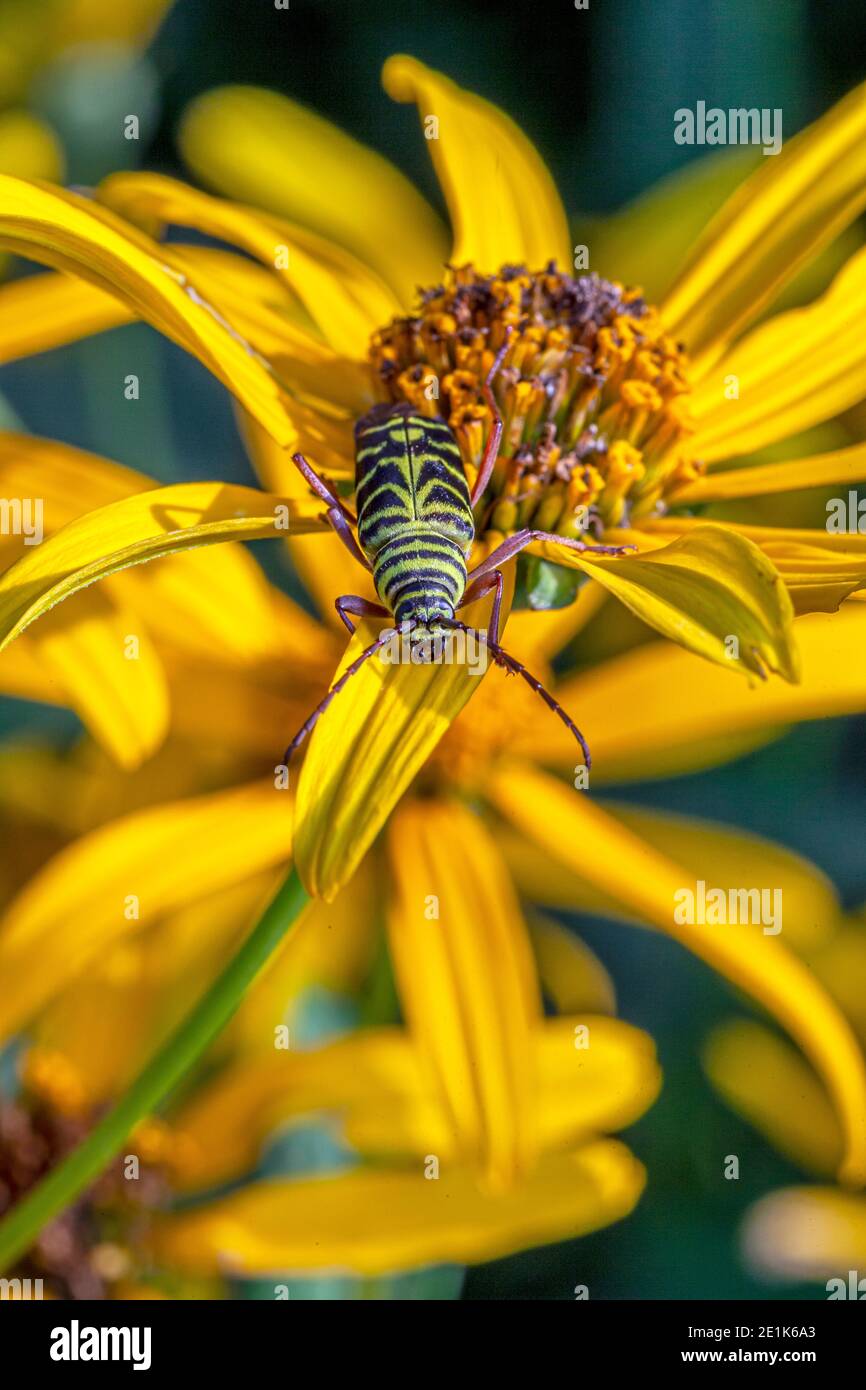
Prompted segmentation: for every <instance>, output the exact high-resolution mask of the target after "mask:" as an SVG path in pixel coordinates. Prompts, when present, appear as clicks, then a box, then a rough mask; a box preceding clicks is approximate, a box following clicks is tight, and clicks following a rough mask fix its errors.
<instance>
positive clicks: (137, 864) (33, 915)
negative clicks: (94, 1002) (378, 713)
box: [0, 784, 291, 1037]
mask: <svg viewBox="0 0 866 1390" xmlns="http://www.w3.org/2000/svg"><path fill="white" fill-rule="evenodd" d="M290 852H291V806H290V805H289V804H288V802H287V799H286V796H285V794H283V793H280V792H278V791H276V790H275V789H274V786H273V785H272V784H268V785H265V786H262V785H253V786H248V787H242V788H240V789H239V790H238V789H232V790H230V791H226V792H217V793H214V794H212V795H210V796H206V797H199V798H197V799H190V800H186V801H180V802H178V803H176V804H169V805H166V806H158V807H152V808H148V809H147V810H145V811H140V812H135V813H133V814H132V815H129V816H126V817H124V818H123V819H121V820H119V821H116V822H113V823H112V824H110V825H107V826H105V827H104V828H103V829H100V830H96V831H94V832H92V833H91V834H89V835H85V836H83V837H82V838H81V839H79V840H77V841H76V842H75V843H73V844H72V845H70V846H69V847H68V848H67V849H65V850H63V851H61V853H60V854H58V855H57V856H56V857H55V858H54V859H52V860H51V861H50V862H49V863H48V864H47V865H46V866H45V868H44V869H42V870H41V872H39V873H38V874H36V875H35V877H33V878H32V879H31V880H30V881H29V883H28V884H27V886H26V887H25V888H24V890H23V891H22V892H21V893H20V894H19V896H18V897H17V898H16V899H15V901H14V902H13V903H12V904H11V906H10V907H9V909H8V910H7V911H6V913H4V915H3V918H2V921H0V975H2V978H3V979H4V981H6V982H7V986H8V985H10V984H11V985H12V987H7V988H4V991H3V995H2V999H0V1034H2V1035H3V1036H4V1037H8V1036H9V1034H10V1033H11V1032H14V1031H15V1029H16V1028H17V1027H18V1026H20V1024H21V1023H23V1022H25V1021H26V1020H27V1019H28V1018H29V1017H30V1016H31V1015H32V1014H33V1013H35V1012H36V1010H37V1009H38V1008H39V1007H40V1006H41V1005H42V1004H44V1003H45V1001H46V1000H47V999H49V998H50V997H51V995H52V994H53V993H54V992H55V991H56V990H58V989H60V988H62V987H63V986H64V985H65V984H66V983H67V982H68V981H70V980H71V979H73V978H74V977H75V976H76V975H77V974H78V973H79V972H80V971H81V970H83V969H84V968H85V967H86V965H87V964H88V962H89V961H90V960H92V959H94V958H95V957H96V956H98V955H99V953H100V951H101V950H103V949H104V948H105V946H106V945H107V944H108V943H111V942H114V941H117V940H119V939H120V938H121V937H122V936H124V935H125V934H130V933H132V932H134V931H135V929H136V928H135V924H136V922H140V923H141V924H143V925H144V926H145V927H146V926H147V925H149V924H152V923H153V922H154V921H156V920H157V919H158V918H159V916H160V915H161V914H163V913H165V912H169V911H171V910H172V909H173V908H177V907H179V906H181V905H183V904H185V903H188V902H190V901H194V900H195V899H196V898H202V897H206V896H208V895H209V894H210V893H213V892H216V891H218V890H219V889H220V888H224V887H230V886H231V885H233V884H235V883H238V882H242V881H243V880H244V879H246V878H251V877H253V876H254V875H255V874H257V873H259V872H261V870H262V869H264V868H267V867H270V866H271V865H275V864H279V863H282V862H284V861H285V860H286V859H287V858H288V856H289V854H290ZM13 982H14V983H13Z"/></svg>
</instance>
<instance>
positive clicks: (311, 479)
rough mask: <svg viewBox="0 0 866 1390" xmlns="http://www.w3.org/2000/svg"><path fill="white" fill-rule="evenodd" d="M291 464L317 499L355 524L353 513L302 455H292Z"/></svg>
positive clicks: (355, 519) (355, 518)
mask: <svg viewBox="0 0 866 1390" xmlns="http://www.w3.org/2000/svg"><path fill="white" fill-rule="evenodd" d="M292 463H293V464H294V465H295V467H296V468H297V470H298V472H299V473H301V474H302V475H303V477H304V478H305V480H306V481H307V482H308V483H309V485H310V487H311V488H312V490H313V492H314V493H315V494H316V496H317V497H320V498H321V499H322V501H323V502H325V503H327V505H328V507H329V508H330V507H336V509H337V510H338V511H339V512H340V513H342V515H343V516H344V517H345V518H346V520H347V521H348V522H350V523H351V524H352V525H354V524H355V522H356V521H357V517H356V516H355V514H354V512H351V511H350V510H349V508H348V507H347V506H346V504H345V502H343V501H342V500H341V499H340V498H339V497H338V495H337V493H336V492H335V491H334V489H333V487H332V486H331V484H330V483H328V482H326V481H325V479H324V478H323V477H322V476H321V474H319V473H317V472H316V470H315V468H314V467H313V465H312V464H311V463H308V462H307V460H306V459H305V458H304V456H303V454H292Z"/></svg>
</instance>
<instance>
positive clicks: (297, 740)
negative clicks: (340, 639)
mask: <svg viewBox="0 0 866 1390" xmlns="http://www.w3.org/2000/svg"><path fill="white" fill-rule="evenodd" d="M393 635H394V629H393V628H388V627H386V628H384V629H383V630H382V632H380V633H379V636H378V637H377V638H376V640H375V642H371V643H370V645H369V647H366V648H365V649H364V651H362V652H361V655H360V656H358V657H356V658H355V660H354V661H353V662H352V664H351V666H347V667H346V669H345V671H344V672H343V674H342V676H340V679H339V680H337V681H335V682H334V684H333V685H332V686H331V688H330V690H329V691H328V693H327V695H326V696H325V698H324V700H320V701H319V703H318V704H317V705H316V708H315V709H314V710H313V713H312V714H311V715H310V717H309V719H306V720H305V721H304V723H303V724H302V725H301V727H300V729H299V730H298V732H297V733H296V734H295V737H294V738H293V739H292V741H291V743H290V744H289V746H288V748H287V749H286V751H285V753H284V754H283V766H284V767H288V765H289V761H290V759H291V757H292V754H293V753H294V752H296V750H297V749H298V748H300V746H301V744H302V743H303V741H304V739H305V738H306V737H307V734H308V733H310V731H311V730H312V729H313V728H314V727H315V725H316V724H317V722H318V720H319V718H320V717H321V715H323V714H324V713H325V710H326V709H327V708H328V705H329V704H330V703H331V701H332V700H333V698H334V696H335V695H339V693H340V691H341V690H342V689H343V686H344V685H345V684H346V682H347V681H349V680H351V678H352V676H356V675H357V674H358V672H359V671H360V669H361V667H362V666H363V665H364V663H365V661H369V660H370V657H371V656H375V654H376V652H377V651H378V650H379V648H380V647H384V645H385V643H386V642H388V641H390V639H391V637H393Z"/></svg>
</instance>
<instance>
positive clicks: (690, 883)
mask: <svg viewBox="0 0 866 1390" xmlns="http://www.w3.org/2000/svg"><path fill="white" fill-rule="evenodd" d="M490 792H491V795H492V797H493V799H494V801H495V803H496V805H497V806H498V808H499V809H500V810H501V811H502V813H503V814H504V815H506V816H507V817H508V818H509V819H510V820H511V821H512V823H513V824H514V825H515V826H516V827H517V828H518V829H520V830H522V831H523V833H524V834H527V835H532V836H534V838H535V839H537V840H539V841H542V839H543V843H544V845H545V846H546V848H547V849H548V851H549V853H550V854H551V855H552V856H553V857H554V858H558V859H561V860H562V861H563V862H564V863H565V864H567V865H569V866H570V867H572V868H573V869H575V870H576V871H577V872H578V873H579V874H581V876H582V877H584V878H586V879H587V880H588V881H589V882H590V883H592V884H594V885H595V886H596V887H598V888H600V889H602V891H603V892H605V893H606V894H609V895H610V896H611V897H612V898H613V899H615V900H616V901H617V902H618V903H620V904H621V905H622V906H623V908H625V909H626V911H627V912H628V913H629V914H630V915H631V914H633V915H635V916H637V917H638V918H640V919H642V920H644V921H648V922H650V923H652V924H653V925H654V926H656V927H659V928H661V930H662V931H663V932H666V933H667V934H668V935H670V936H673V937H674V938H675V939H676V940H678V941H680V942H681V943H682V945H684V946H686V947H688V949H689V950H691V951H693V952H694V953H695V954H696V955H697V956H699V957H700V958H701V959H702V960H704V961H706V962H707V964H709V965H710V966H712V968H713V969H715V970H717V971H719V973H720V974H721V975H723V976H725V977H726V978H727V979H729V980H731V981H732V982H733V983H735V984H736V985H737V986H738V987H739V988H741V989H743V990H745V991H746V992H747V993H748V994H749V995H750V996H751V997H752V998H753V999H755V1000H757V1001H759V1002H760V1003H761V1004H762V1005H763V1006H764V1007H765V1008H766V1009H768V1010H769V1012H770V1013H771V1014H773V1015H774V1017H775V1018H776V1019H777V1020H778V1021H779V1022H780V1023H781V1024H782V1026H783V1027H784V1028H786V1029H787V1030H788V1032H789V1033H790V1034H791V1036H792V1037H793V1038H794V1040H795V1041H796V1042H797V1043H798V1045H799V1046H800V1047H802V1049H803V1051H804V1052H805V1053H806V1055H807V1056H808V1057H809V1059H810V1060H811V1062H812V1064H813V1065H814V1067H815V1069H816V1071H817V1072H818V1073H819V1075H820V1076H821V1077H822V1079H823V1081H824V1084H825V1085H826V1086H827V1089H828V1091H829V1092H830V1095H831V1096H832V1098H833V1102H834V1105H835V1107H836V1110H837V1112H838V1114H839V1117H840V1120H841V1123H842V1126H843V1130H844V1134H845V1160H844V1163H843V1165H842V1170H841V1171H842V1172H843V1173H844V1175H845V1177H846V1179H847V1180H850V1181H851V1182H861V1183H862V1182H864V1181H866V1066H864V1060H863V1056H862V1053H861V1051H860V1048H859V1046H858V1044H857V1041H856V1039H855V1037H854V1034H853V1033H852V1031H851V1029H850V1027H849V1025H848V1023H847V1021H846V1020H845V1018H844V1017H843V1016H842V1014H841V1012H840V1011H839V1010H838V1009H837V1007H836V1005H835V1004H834V1003H833V1001H832V1000H831V999H830V997H829V996H828V995H827V994H826V993H825V991H824V990H823V988H822V987H821V985H820V984H819V982H818V980H817V979H816V977H815V976H814V975H813V974H812V972H811V971H809V970H808V969H807V968H806V967H805V966H804V965H803V964H802V963H801V961H800V960H798V959H797V957H796V956H794V955H793V954H792V953H791V952H790V951H789V950H788V948H787V947H786V946H785V945H784V944H783V941H782V938H781V937H780V936H778V935H775V936H774V935H765V934H764V932H763V930H762V928H761V927H760V926H750V925H734V924H728V925H727V926H724V927H719V926H711V925H708V924H703V923H695V924H694V925H683V924H680V923H677V922H676V921H675V920H674V911H675V907H676V905H677V903H678V902H679V898H678V896H677V895H678V894H679V893H680V891H681V890H682V889H688V888H690V889H691V890H692V891H693V892H694V891H695V880H694V878H693V877H692V874H691V872H690V870H689V869H688V868H686V867H685V866H684V865H682V864H679V863H677V862H676V861H675V860H673V859H669V858H667V857H666V856H665V855H662V854H659V853H658V852H657V851H656V850H654V849H652V848H651V846H649V845H647V844H646V843H644V841H642V840H641V839H639V838H638V837H637V836H636V835H634V834H632V832H631V831H630V830H627V829H626V828H625V826H623V825H622V824H620V823H619V822H618V821H616V820H615V819H614V818H613V817H612V816H610V815H608V814H607V813H606V812H605V811H603V810H602V809H601V807H600V806H599V805H598V804H597V803H595V802H593V801H591V800H590V799H589V798H588V797H587V796H585V795H578V794H577V793H575V792H574V791H573V790H570V789H569V788H567V787H566V786H564V785H563V784H562V783H561V782H557V781H555V780H554V779H553V778H551V777H549V776H547V775H545V774H543V773H538V772H534V771H530V770H528V769H526V768H524V767H523V766H521V765H517V764H513V765H509V766H508V767H507V768H506V769H503V770H502V771H500V772H497V774H496V776H495V778H494V781H493V785H492V787H491V789H490Z"/></svg>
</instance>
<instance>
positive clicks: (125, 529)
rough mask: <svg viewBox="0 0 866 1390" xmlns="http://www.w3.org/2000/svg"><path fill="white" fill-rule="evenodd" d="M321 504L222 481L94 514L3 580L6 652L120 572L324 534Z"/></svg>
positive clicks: (166, 491)
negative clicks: (218, 548)
mask: <svg viewBox="0 0 866 1390" xmlns="http://www.w3.org/2000/svg"><path fill="white" fill-rule="evenodd" d="M320 511H321V503H319V504H318V505H317V506H314V505H307V504H302V503H298V502H289V501H283V500H282V499H280V498H278V497H271V496H269V495H268V494H267V493H261V492H257V491H255V489H253V488H246V487H233V486H230V485H228V484H224V483H178V484H176V485H175V486H173V487H165V488H154V489H152V490H151V491H149V492H144V493H137V494H135V495H134V496H132V497H127V498H124V499H123V500H121V501H119V502H112V503H110V504H109V505H108V506H106V507H99V508H98V509H97V510H96V511H93V512H88V513H87V514H86V515H85V516H82V517H80V518H79V519H78V520H77V521H72V522H70V523H69V525H68V526H64V527H63V528H62V529H61V530H60V531H58V532H57V534H56V535H55V536H52V537H51V538H50V539H49V540H45V541H43V543H42V545H40V546H36V547H34V548H33V549H32V550H31V551H30V552H29V553H28V554H27V555H25V556H23V558H22V559H21V560H19V561H18V563H17V564H15V565H13V566H12V568H11V569H9V570H7V571H6V573H5V574H4V575H3V576H2V577H0V649H2V647H3V646H5V645H6V643H7V642H10V641H11V640H12V638H13V637H16V636H17V635H18V633H19V632H22V631H23V629H24V628H25V627H26V626H27V624H28V623H32V622H33V621H34V619H36V618H38V617H40V616H41V615H42V614H43V613H45V612H47V611H48V609H49V608H52V607H53V606H54V604H56V603H59V602H60V601H61V600H62V599H65V598H68V597H69V595H70V594H73V593H75V592H76V591H77V590H79V589H83V588H84V587H85V586H86V585H88V584H92V583H93V582H94V581H95V580H97V579H104V578H105V577H106V576H107V575H110V574H115V573H117V571H118V570H122V569H126V568H129V567H130V566H132V565H139V564H142V563H143V562H144V561H145V560H154V559H157V558H158V557H159V556H162V555H170V554H172V553H174V552H177V551H179V550H186V549H192V548H194V547H196V546H201V545H209V544H213V543H214V542H216V541H220V540H261V539H264V538H266V537H277V536H282V535H285V533H286V532H285V527H286V523H288V526H289V528H290V529H291V528H294V529H296V530H298V531H300V532H301V533H304V532H305V531H314V530H317V529H321V528H322V527H323V523H322V522H320V521H319V519H318V517H317V515H316V513H317V512H320Z"/></svg>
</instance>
